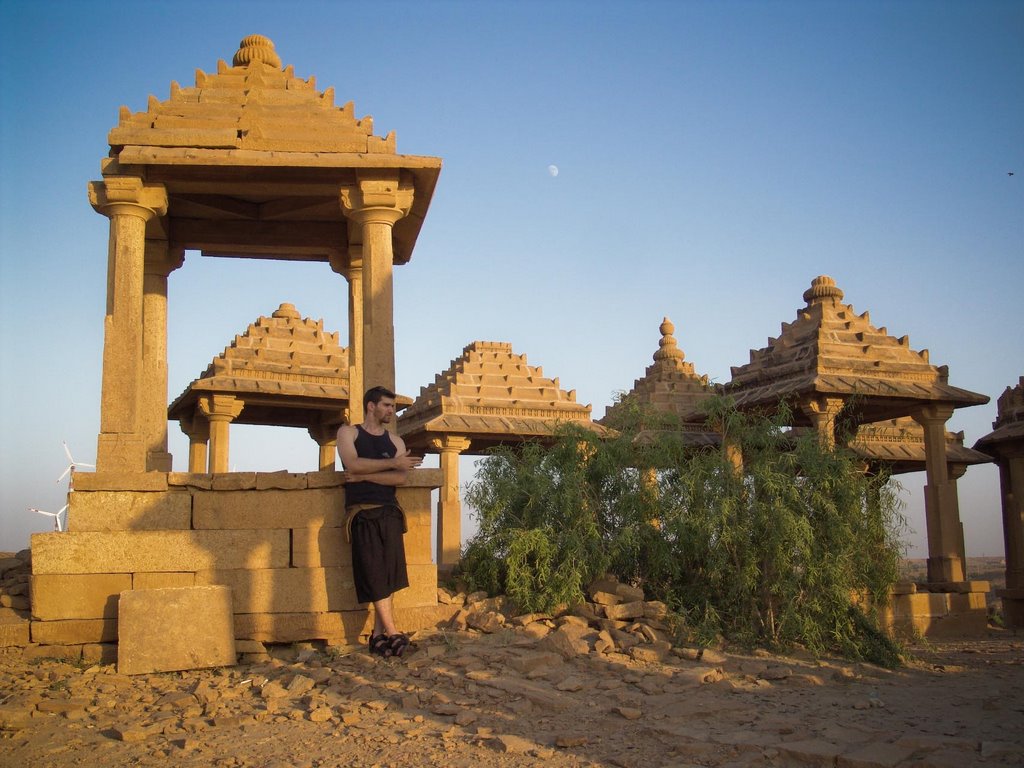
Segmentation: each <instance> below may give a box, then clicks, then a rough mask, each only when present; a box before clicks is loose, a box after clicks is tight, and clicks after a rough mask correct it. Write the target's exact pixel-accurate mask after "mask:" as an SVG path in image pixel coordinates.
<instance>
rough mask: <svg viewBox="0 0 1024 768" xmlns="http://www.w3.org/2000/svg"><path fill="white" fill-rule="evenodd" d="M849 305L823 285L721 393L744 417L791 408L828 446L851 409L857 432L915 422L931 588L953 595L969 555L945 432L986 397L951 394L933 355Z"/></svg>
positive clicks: (827, 281)
mask: <svg viewBox="0 0 1024 768" xmlns="http://www.w3.org/2000/svg"><path fill="white" fill-rule="evenodd" d="M842 299H843V292H842V291H841V290H840V289H839V288H838V287H837V286H836V283H835V281H834V280H833V279H832V278H831V277H828V276H826V275H820V276H818V277H816V278H815V279H814V280H813V281H811V287H810V288H809V289H808V290H806V291H805V292H804V301H805V302H807V305H806V307H805V308H804V309H802V310H799V311H798V312H797V317H796V320H795V321H794V322H792V323H783V325H782V332H781V333H780V334H779V337H778V338H775V339H769V341H768V346H767V347H764V348H763V349H759V350H751V352H750V362H749V363H748V364H747V365H743V366H738V367H734V368H733V369H732V380H731V381H730V382H729V383H728V384H726V385H725V387H724V388H723V390H724V392H725V393H726V394H727V395H731V396H732V397H733V398H734V400H735V402H736V405H737V407H739V408H740V409H741V410H752V411H765V412H772V411H774V410H775V409H776V408H777V407H778V405H779V403H780V402H785V403H787V404H789V405H790V406H791V408H792V425H793V426H794V427H796V428H801V427H805V426H812V427H814V428H815V429H816V430H817V432H818V434H819V435H820V437H821V439H822V440H823V441H825V442H826V443H827V444H829V445H832V444H834V443H835V440H836V437H837V422H838V417H839V416H840V414H841V413H842V412H843V411H844V409H846V408H847V406H852V408H851V409H850V410H851V411H852V413H850V418H851V422H852V423H851V425H850V426H856V427H859V426H861V425H863V424H865V423H871V422H881V421H887V420H892V419H899V418H900V417H904V416H911V417H912V418H913V419H914V421H915V422H916V423H918V424H919V425H920V426H921V432H922V436H923V442H924V453H925V471H926V472H927V475H928V480H927V485H926V486H925V494H924V495H925V517H926V524H927V526H928V555H929V556H928V582H929V584H930V585H931V586H932V587H933V588H934V589H936V590H941V589H945V588H948V585H950V584H956V583H960V582H963V581H964V580H965V570H964V561H965V557H964V551H965V548H964V539H963V528H962V525H961V523H960V511H959V504H958V501H957V491H956V478H957V475H956V474H955V471H956V467H955V466H954V468H953V471H951V468H950V464H949V461H948V442H947V438H946V434H947V433H946V429H945V424H946V421H947V420H948V419H949V417H950V416H951V415H952V414H953V410H954V409H956V408H961V407H964V406H971V405H982V404H984V403H987V402H988V397H986V396H985V395H981V394H978V393H976V392H970V391H968V390H966V389H960V388H958V387H954V386H952V385H950V384H949V381H948V369H947V368H946V367H945V366H942V367H936V366H934V365H932V364H931V363H930V362H929V360H928V352H927V350H923V351H921V352H915V351H914V350H912V349H911V348H910V342H909V339H908V338H907V337H906V336H903V337H901V338H899V339H897V338H894V337H892V336H890V335H889V334H888V332H887V331H886V329H885V328H884V327H879V328H876V327H875V326H873V325H872V324H871V320H870V318H869V316H868V313H867V312H865V313H863V314H861V315H858V314H856V313H855V312H854V311H853V307H852V306H850V305H849V304H844V303H843V302H842ZM881 429H882V430H883V431H884V429H885V428H884V427H882V428H881ZM876 434H877V432H876ZM727 447H728V448H730V449H732V450H733V451H734V455H735V450H734V446H727Z"/></svg>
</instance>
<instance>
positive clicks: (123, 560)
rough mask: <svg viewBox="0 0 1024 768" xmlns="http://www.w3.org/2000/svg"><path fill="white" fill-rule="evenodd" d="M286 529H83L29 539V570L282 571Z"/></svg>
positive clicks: (285, 557)
mask: <svg viewBox="0 0 1024 768" xmlns="http://www.w3.org/2000/svg"><path fill="white" fill-rule="evenodd" d="M289 549H290V548H289V543H288V531H287V530H263V531H257V530H228V531H82V532H80V533H36V534H33V535H32V571H33V573H36V574H49V573H135V572H137V571H143V572H145V571H151V572H152V571H198V570H204V569H212V568H225V569H229V568H283V567H285V566H287V565H288V557H289Z"/></svg>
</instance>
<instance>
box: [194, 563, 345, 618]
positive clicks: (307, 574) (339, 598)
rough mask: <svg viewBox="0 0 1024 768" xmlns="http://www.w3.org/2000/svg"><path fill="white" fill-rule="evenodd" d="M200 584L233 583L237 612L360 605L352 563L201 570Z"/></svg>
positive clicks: (322, 610)
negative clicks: (339, 566) (324, 566)
mask: <svg viewBox="0 0 1024 768" xmlns="http://www.w3.org/2000/svg"><path fill="white" fill-rule="evenodd" d="M196 584H223V585H224V586H227V587H230V589H231V594H232V600H233V603H234V610H235V613H326V612H328V611H344V610H354V609H355V608H357V607H358V605H359V603H358V602H357V601H356V593H355V585H354V584H353V581H352V568H351V567H347V568H273V569H259V570H210V571H199V572H197V573H196Z"/></svg>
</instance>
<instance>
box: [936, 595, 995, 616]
mask: <svg viewBox="0 0 1024 768" xmlns="http://www.w3.org/2000/svg"><path fill="white" fill-rule="evenodd" d="M946 597H947V598H948V605H949V613H951V614H958V613H965V612H967V611H985V610H987V608H988V604H987V602H986V601H985V593H984V592H962V593H959V594H950V595H947V596H946Z"/></svg>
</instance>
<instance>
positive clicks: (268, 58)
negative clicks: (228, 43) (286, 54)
mask: <svg viewBox="0 0 1024 768" xmlns="http://www.w3.org/2000/svg"><path fill="white" fill-rule="evenodd" d="M254 61H261V62H263V63H264V64H267V65H269V66H271V67H274V69H280V68H281V57H280V56H278V55H277V51H275V50H274V43H273V42H271V40H270V38H269V37H264V36H263V35H249V36H248V37H243V38H242V42H241V43H239V48H238V51H237V52H236V53H235V57H234V58H233V59H232V60H231V64H232V66H235V67H246V66H248V65H249V64H251V63H252V62H254Z"/></svg>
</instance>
